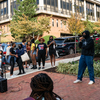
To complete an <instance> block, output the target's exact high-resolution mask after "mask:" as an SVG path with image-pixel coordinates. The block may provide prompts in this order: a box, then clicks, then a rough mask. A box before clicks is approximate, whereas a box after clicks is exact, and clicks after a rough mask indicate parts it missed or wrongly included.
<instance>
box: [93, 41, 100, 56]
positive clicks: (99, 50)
mask: <svg viewBox="0 0 100 100" xmlns="http://www.w3.org/2000/svg"><path fill="white" fill-rule="evenodd" d="M94 46H95V56H99V55H100V39H99V40H95V41H94Z"/></svg>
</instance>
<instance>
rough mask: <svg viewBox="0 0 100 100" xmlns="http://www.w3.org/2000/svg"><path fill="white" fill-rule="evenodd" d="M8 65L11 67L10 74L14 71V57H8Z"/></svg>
mask: <svg viewBox="0 0 100 100" xmlns="http://www.w3.org/2000/svg"><path fill="white" fill-rule="evenodd" d="M10 65H11V69H10V75H13V71H14V65H15V63H14V57H11V59H10Z"/></svg>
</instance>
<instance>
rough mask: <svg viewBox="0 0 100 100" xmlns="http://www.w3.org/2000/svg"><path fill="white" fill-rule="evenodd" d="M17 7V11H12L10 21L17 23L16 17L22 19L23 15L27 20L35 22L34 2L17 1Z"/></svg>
mask: <svg viewBox="0 0 100 100" xmlns="http://www.w3.org/2000/svg"><path fill="white" fill-rule="evenodd" d="M17 5H19V6H18V10H15V9H14V13H15V14H14V16H13V18H12V20H14V21H18V20H20V19H19V17H18V16H20V17H22V16H23V14H24V15H26V16H28V19H29V20H35V19H36V17H34V15H36V8H37V5H36V0H23V1H21V0H17Z"/></svg>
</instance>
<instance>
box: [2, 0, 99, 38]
mask: <svg viewBox="0 0 100 100" xmlns="http://www.w3.org/2000/svg"><path fill="white" fill-rule="evenodd" d="M36 2H37V6H38V8H37V15H38V16H41V15H44V14H46V15H53V16H52V18H51V26H52V27H51V30H50V33H49V34H48V33H44V34H43V35H54V36H56V37H60V36H67V35H70V33H69V30H68V26H67V25H64V24H63V22H62V21H63V20H66V18H70V15H71V13H75V12H76V7H79V12H80V15H81V16H82V20H86V18H87V15H88V18H89V20H90V21H92V22H95V21H98V20H99V19H100V1H97V0H37V1H36ZM14 9H18V5H17V4H16V0H0V28H1V29H3V30H4V31H5V32H6V33H7V34H8V35H9V36H10V34H11V33H10V31H9V26H8V24H9V23H10V20H12V16H13V14H14Z"/></svg>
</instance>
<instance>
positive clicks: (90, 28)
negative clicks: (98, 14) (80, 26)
mask: <svg viewBox="0 0 100 100" xmlns="http://www.w3.org/2000/svg"><path fill="white" fill-rule="evenodd" d="M84 26H85V30H88V31H89V32H90V33H93V32H94V27H95V24H94V23H93V22H90V21H89V20H88V17H87V20H86V21H84Z"/></svg>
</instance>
